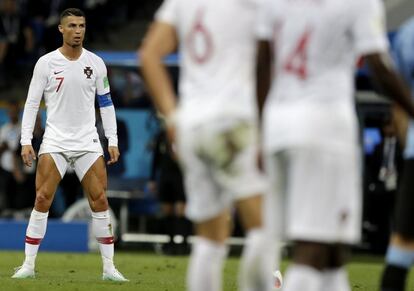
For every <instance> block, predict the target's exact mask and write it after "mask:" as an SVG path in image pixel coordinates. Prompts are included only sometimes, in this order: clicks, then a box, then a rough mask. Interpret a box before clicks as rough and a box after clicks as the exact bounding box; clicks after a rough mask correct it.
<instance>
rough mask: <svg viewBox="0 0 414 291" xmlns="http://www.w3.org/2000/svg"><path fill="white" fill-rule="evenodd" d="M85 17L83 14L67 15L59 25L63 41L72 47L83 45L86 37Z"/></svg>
mask: <svg viewBox="0 0 414 291" xmlns="http://www.w3.org/2000/svg"><path fill="white" fill-rule="evenodd" d="M85 27H86V25H85V18H84V17H82V16H66V17H64V18H63V19H62V22H61V23H60V25H59V31H60V33H61V34H62V36H63V42H64V43H65V44H67V45H69V46H71V47H78V46H82V42H83V39H84V38H85Z"/></svg>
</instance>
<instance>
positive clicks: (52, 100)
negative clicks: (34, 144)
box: [21, 49, 118, 154]
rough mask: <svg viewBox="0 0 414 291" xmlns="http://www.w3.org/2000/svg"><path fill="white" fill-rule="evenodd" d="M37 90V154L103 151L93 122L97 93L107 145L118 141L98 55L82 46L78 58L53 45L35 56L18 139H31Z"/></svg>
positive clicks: (23, 143)
mask: <svg viewBox="0 0 414 291" xmlns="http://www.w3.org/2000/svg"><path fill="white" fill-rule="evenodd" d="M42 96H44V99H45V103H46V110H47V119H46V129H45V134H44V136H43V142H42V145H41V148H40V151H39V154H41V153H45V152H62V151H91V152H102V146H101V144H100V141H99V137H98V133H97V130H96V127H95V122H96V120H95V119H96V118H95V97H96V96H97V97H98V103H99V106H100V110H101V116H102V119H103V122H104V128H105V135H106V136H107V138H108V139H109V145H113V146H117V143H118V141H117V134H116V121H115V111H114V108H113V104H112V101H111V99H110V94H109V83H108V79H107V75H106V67H105V64H104V62H103V61H102V59H101V58H99V57H98V56H96V55H95V54H93V53H91V52H89V51H88V50H86V49H83V50H82V53H81V55H80V57H79V58H78V59H77V60H75V61H70V60H68V59H67V58H66V57H65V56H64V55H63V54H62V53H61V52H60V51H59V49H57V50H55V51H53V52H50V53H48V54H46V55H44V56H43V57H41V58H40V59H39V60H38V62H37V64H36V66H35V69H34V72H33V77H32V81H31V83H30V88H29V93H28V97H27V100H26V105H25V109H24V114H23V121H22V136H21V144H22V145H26V144H30V143H31V139H32V132H33V127H34V122H35V117H36V113H37V111H38V108H39V103H40V100H41V98H42ZM105 125H106V127H105Z"/></svg>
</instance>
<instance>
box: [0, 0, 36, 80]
mask: <svg viewBox="0 0 414 291" xmlns="http://www.w3.org/2000/svg"><path fill="white" fill-rule="evenodd" d="M0 20H1V21H0V86H6V85H7V83H8V81H10V80H9V78H10V75H11V74H13V73H16V64H18V61H19V60H22V59H33V53H34V35H33V30H32V28H31V27H30V25H29V23H28V21H27V19H25V17H24V15H22V14H21V13H20V10H19V7H18V1H17V0H2V1H0ZM6 72H7V76H6Z"/></svg>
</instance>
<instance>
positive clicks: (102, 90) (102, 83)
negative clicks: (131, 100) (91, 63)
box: [96, 58, 110, 95]
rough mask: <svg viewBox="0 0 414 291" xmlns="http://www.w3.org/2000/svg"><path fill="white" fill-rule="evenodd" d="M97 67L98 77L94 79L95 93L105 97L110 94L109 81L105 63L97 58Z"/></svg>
mask: <svg viewBox="0 0 414 291" xmlns="http://www.w3.org/2000/svg"><path fill="white" fill-rule="evenodd" d="M97 67H98V75H97V77H96V93H97V94H98V95H105V94H108V93H109V92H110V87H109V80H108V76H107V70H106V66H105V63H104V62H103V60H102V59H101V58H99V61H98V63H97Z"/></svg>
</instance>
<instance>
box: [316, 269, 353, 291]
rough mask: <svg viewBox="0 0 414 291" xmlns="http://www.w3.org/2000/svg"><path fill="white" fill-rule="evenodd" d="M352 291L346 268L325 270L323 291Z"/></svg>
mask: <svg viewBox="0 0 414 291" xmlns="http://www.w3.org/2000/svg"><path fill="white" fill-rule="evenodd" d="M332 290H335V291H351V287H350V286H349V281H348V274H347V272H346V270H345V268H337V269H331V270H329V271H324V272H323V289H322V290H321V291H332Z"/></svg>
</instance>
